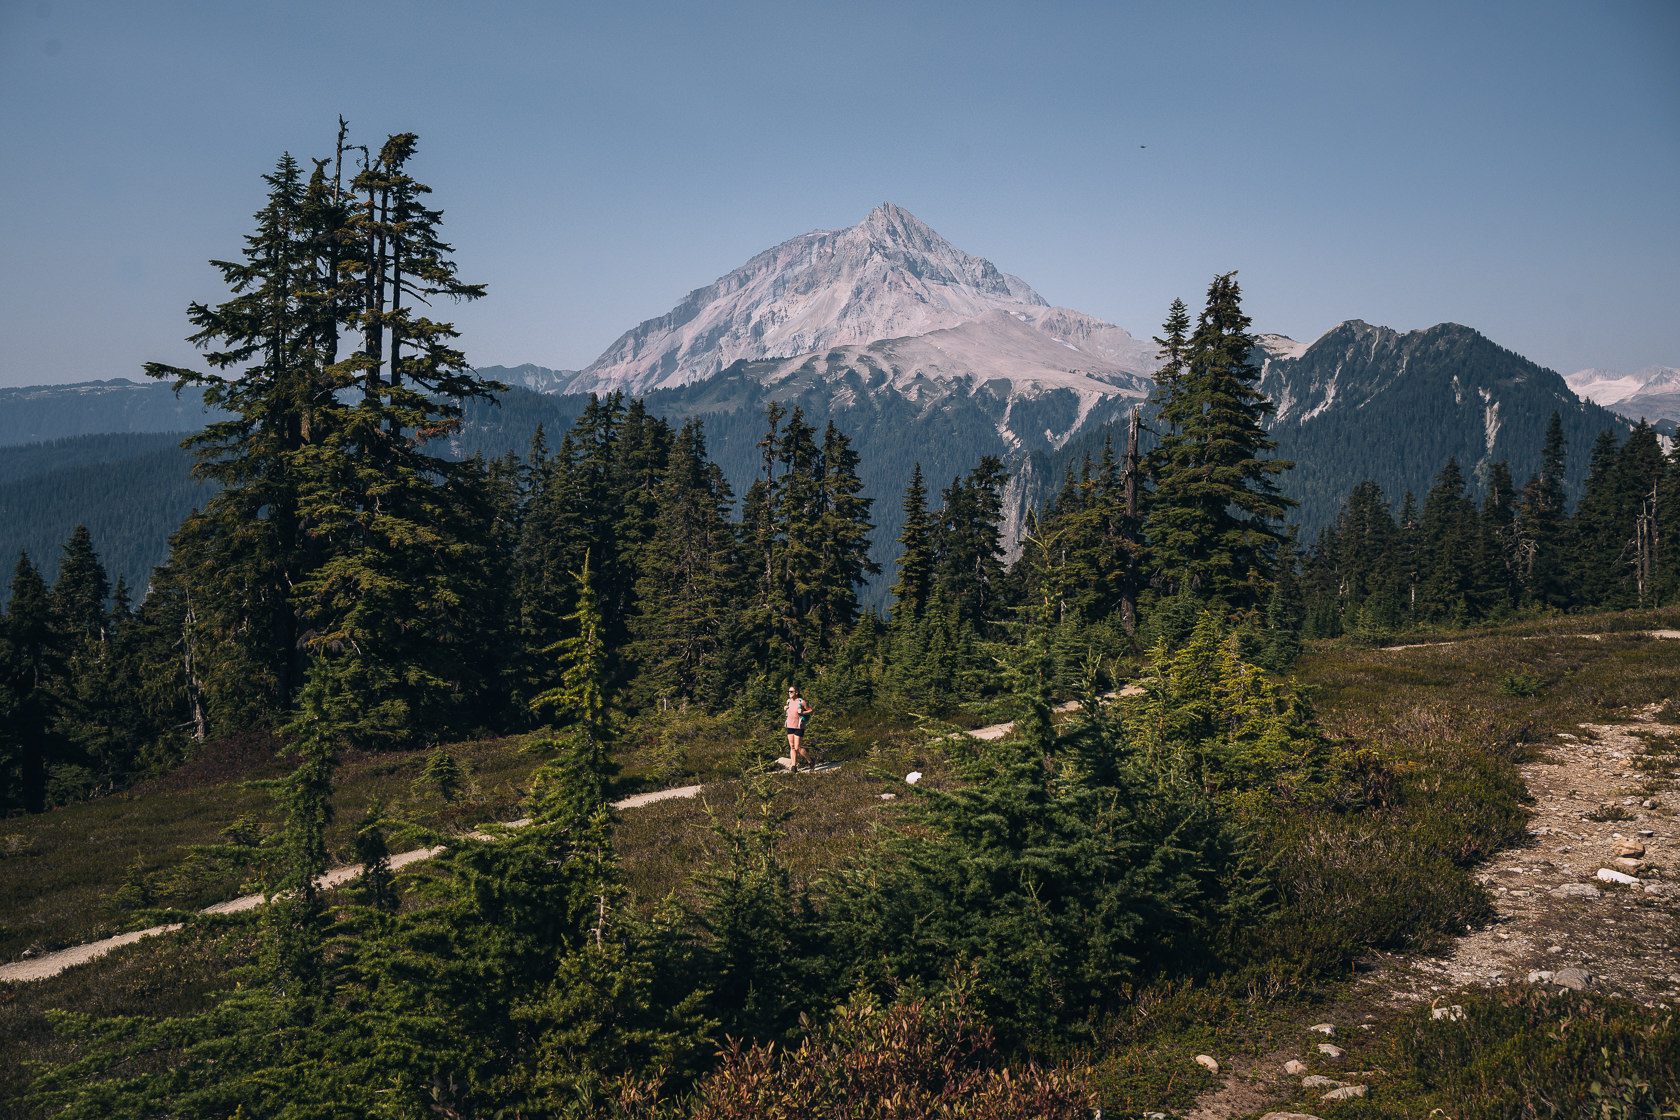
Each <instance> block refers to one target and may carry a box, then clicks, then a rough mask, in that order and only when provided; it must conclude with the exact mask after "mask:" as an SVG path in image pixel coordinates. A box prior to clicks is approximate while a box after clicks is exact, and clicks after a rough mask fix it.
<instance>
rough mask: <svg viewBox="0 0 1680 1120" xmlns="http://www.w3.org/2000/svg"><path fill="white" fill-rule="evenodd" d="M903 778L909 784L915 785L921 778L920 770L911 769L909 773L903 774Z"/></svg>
mask: <svg viewBox="0 0 1680 1120" xmlns="http://www.w3.org/2000/svg"><path fill="white" fill-rule="evenodd" d="M904 780H905V781H906V782H908V783H909V784H910V785H915V784H916V783H917V782H919V781H921V780H922V772H921V771H920V770H912V771H910V773H908V774H906V775H904Z"/></svg>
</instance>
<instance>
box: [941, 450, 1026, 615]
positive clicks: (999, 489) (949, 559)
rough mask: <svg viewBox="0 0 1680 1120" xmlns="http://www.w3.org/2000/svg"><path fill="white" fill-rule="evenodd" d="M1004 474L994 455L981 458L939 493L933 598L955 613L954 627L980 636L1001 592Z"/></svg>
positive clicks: (999, 462) (997, 605)
mask: <svg viewBox="0 0 1680 1120" xmlns="http://www.w3.org/2000/svg"><path fill="white" fill-rule="evenodd" d="M1008 481H1009V474H1008V472H1007V471H1005V470H1004V469H1003V461H1002V460H1000V459H999V458H997V457H996V456H995V455H986V456H982V457H981V459H980V462H978V463H976V464H975V465H974V466H973V467H972V468H971V469H970V470H969V472H968V477H967V478H965V479H956V478H954V479H952V480H951V485H950V486H949V487H948V488H947V489H946V490H945V491H944V492H943V494H942V495H941V499H942V503H941V506H940V510H939V518H938V522H937V528H936V531H935V538H934V539H935V542H936V549H937V555H938V559H937V562H936V564H935V566H934V590H935V594H936V595H937V596H938V597H940V598H942V599H944V600H945V601H946V602H948V603H949V604H950V605H951V608H952V609H953V610H954V611H955V615H956V621H957V623H958V625H959V626H961V627H964V628H966V629H968V630H970V631H972V632H973V633H977V634H978V633H982V632H983V631H984V628H985V627H986V625H987V624H988V623H990V622H992V621H993V620H994V618H995V617H996V615H997V611H998V608H999V606H1000V605H1001V597H1002V594H1003V582H1004V580H1003V575H1004V571H1003V532H1002V525H1001V522H1002V519H1003V487H1004V484H1005V483H1006V482H1008Z"/></svg>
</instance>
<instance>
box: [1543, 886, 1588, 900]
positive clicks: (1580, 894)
mask: <svg viewBox="0 0 1680 1120" xmlns="http://www.w3.org/2000/svg"><path fill="white" fill-rule="evenodd" d="M1550 893H1551V896H1552V897H1553V898H1598V897H1599V891H1598V888H1597V887H1595V886H1593V885H1592V884H1591V883H1565V884H1563V885H1562V886H1561V887H1558V888H1556V889H1555V890H1553V891H1551V892H1550Z"/></svg>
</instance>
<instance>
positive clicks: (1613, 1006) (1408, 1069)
mask: <svg viewBox="0 0 1680 1120" xmlns="http://www.w3.org/2000/svg"><path fill="white" fill-rule="evenodd" d="M1454 999H1455V1000H1457V1001H1458V1002H1459V1003H1460V1004H1461V1005H1462V1006H1463V1008H1464V1014H1463V1015H1462V1016H1461V1017H1445V1018H1440V1019H1436V1018H1434V1017H1433V1016H1432V1014H1431V1012H1430V1010H1429V1009H1428V1008H1419V1009H1418V1010H1416V1011H1415V1012H1412V1013H1411V1014H1410V1015H1408V1016H1406V1017H1405V1018H1403V1019H1402V1020H1401V1021H1400V1022H1399V1023H1397V1024H1396V1025H1395V1026H1394V1028H1393V1029H1392V1030H1391V1031H1389V1032H1387V1039H1388V1050H1389V1053H1388V1054H1386V1055H1384V1056H1383V1057H1382V1064H1383V1065H1384V1066H1385V1067H1386V1068H1387V1069H1388V1070H1389V1072H1390V1074H1391V1075H1392V1077H1393V1084H1391V1085H1389V1086H1388V1087H1386V1088H1384V1090H1383V1092H1382V1094H1381V1095H1382V1097H1383V1098H1384V1099H1389V1100H1400V1099H1407V1098H1409V1102H1408V1103H1409V1104H1410V1105H1411V1106H1412V1107H1409V1108H1406V1107H1404V1106H1403V1107H1402V1113H1396V1115H1399V1114H1406V1115H1413V1116H1421V1115H1424V1113H1425V1112H1426V1111H1429V1110H1430V1109H1431V1108H1432V1107H1433V1109H1435V1110H1438V1111H1441V1112H1444V1113H1445V1114H1446V1115H1448V1116H1452V1117H1454V1118H1455V1120H1516V1118H1519V1117H1535V1116H1590V1117H1597V1118H1600V1120H1621V1118H1623V1117H1628V1118H1632V1117H1649V1118H1652V1120H1657V1118H1659V1117H1672V1116H1676V1115H1680V1019H1677V1018H1676V1017H1675V1016H1674V1015H1673V1014H1672V1013H1670V1014H1666V1015H1652V1014H1651V1013H1650V1012H1649V1011H1648V1010H1647V1009H1645V1008H1642V1007H1640V1006H1639V1005H1638V1004H1636V1003H1634V1002H1632V1001H1631V1000H1624V999H1617V998H1614V997H1610V996H1602V995H1595V994H1592V993H1576V992H1570V991H1567V990H1565V991H1560V992H1558V993H1556V994H1552V993H1550V992H1548V991H1546V990H1543V989H1540V988H1537V987H1532V986H1528V985H1523V986H1520V987H1517V986H1513V987H1508V988H1502V989H1496V990H1493V991H1487V992H1473V993H1468V994H1466V995H1463V996H1455V997H1454Z"/></svg>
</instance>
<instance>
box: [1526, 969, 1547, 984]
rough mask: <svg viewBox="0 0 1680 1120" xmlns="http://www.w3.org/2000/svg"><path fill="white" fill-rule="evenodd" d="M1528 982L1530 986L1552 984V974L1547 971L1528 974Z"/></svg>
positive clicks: (1541, 970)
mask: <svg viewBox="0 0 1680 1120" xmlns="http://www.w3.org/2000/svg"><path fill="white" fill-rule="evenodd" d="M1528 982H1529V983H1530V984H1550V983H1551V982H1552V974H1551V973H1550V972H1548V971H1546V970H1545V969H1539V970H1537V971H1535V972H1531V973H1529V974H1528Z"/></svg>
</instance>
